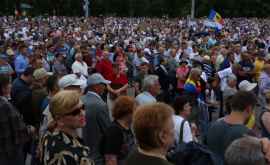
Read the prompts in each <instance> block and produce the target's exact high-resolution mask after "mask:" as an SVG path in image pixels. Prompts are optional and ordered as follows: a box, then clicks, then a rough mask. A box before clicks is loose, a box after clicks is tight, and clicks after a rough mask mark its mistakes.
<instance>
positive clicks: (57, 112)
mask: <svg viewBox="0 0 270 165" xmlns="http://www.w3.org/2000/svg"><path fill="white" fill-rule="evenodd" d="M79 102H80V94H79V93H78V92H77V91H72V90H63V91H60V92H58V93H57V94H56V95H54V96H53V97H52V99H51V100H50V112H51V113H52V115H53V117H54V118H55V117H59V116H63V115H65V114H67V113H70V112H72V110H73V108H74V107H75V106H76V105H77V104H78V103H79Z"/></svg>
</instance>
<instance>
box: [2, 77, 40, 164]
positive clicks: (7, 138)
mask: <svg viewBox="0 0 270 165" xmlns="http://www.w3.org/2000/svg"><path fill="white" fill-rule="evenodd" d="M10 90H11V82H10V77H9V76H4V75H1V76H0V128H1V132H0V164H1V165H24V156H25V155H24V153H23V146H24V144H25V143H26V142H28V141H29V140H30V137H31V136H33V134H34V132H35V129H34V127H32V126H26V125H25V123H24V122H23V118H22V117H21V114H20V113H19V112H18V110H17V109H16V108H15V107H14V106H13V105H12V104H11V103H10V102H9V99H10Z"/></svg>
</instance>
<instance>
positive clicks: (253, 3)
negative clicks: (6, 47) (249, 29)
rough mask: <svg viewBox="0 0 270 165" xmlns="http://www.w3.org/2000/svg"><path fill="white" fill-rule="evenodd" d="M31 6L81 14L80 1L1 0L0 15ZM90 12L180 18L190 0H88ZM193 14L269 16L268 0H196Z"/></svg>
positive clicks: (52, 12) (47, 11) (42, 11)
mask: <svg viewBox="0 0 270 165" xmlns="http://www.w3.org/2000/svg"><path fill="white" fill-rule="evenodd" d="M21 2H22V3H28V4H31V5H32V6H33V9H31V10H30V11H29V12H28V13H30V14H31V15H44V14H48V15H66V16H82V15H83V13H84V11H83V3H84V2H83V0H1V5H0V14H1V15H8V14H9V15H10V14H14V10H15V7H16V6H17V7H18V6H19V4H20V3H21ZM89 2H90V14H91V15H94V16H98V15H113V16H133V17H134V16H135V17H137V16H149V17H161V16H169V17H179V16H187V15H189V14H190V8H191V0H89ZM195 2H196V12H195V15H196V17H202V16H206V15H208V13H209V10H210V9H211V8H214V9H215V10H217V11H218V12H220V14H221V15H222V16H224V17H242V16H245V17H254V16H256V17H269V16H270V0H195Z"/></svg>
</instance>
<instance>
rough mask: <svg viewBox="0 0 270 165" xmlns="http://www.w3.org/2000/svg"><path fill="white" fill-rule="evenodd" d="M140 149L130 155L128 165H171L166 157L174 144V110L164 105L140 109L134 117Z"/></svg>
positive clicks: (156, 104)
mask: <svg viewBox="0 0 270 165" xmlns="http://www.w3.org/2000/svg"><path fill="white" fill-rule="evenodd" d="M133 128H134V133H135V137H136V141H137V144H138V149H137V150H135V151H134V152H133V153H131V154H130V155H129V157H128V158H127V160H126V165H138V164H141V165H144V164H145V165H146V164H147V165H150V164H154V165H171V163H169V162H168V161H167V160H166V157H165V155H166V154H167V151H168V149H169V148H170V147H171V146H172V144H173V143H174V122H173V109H172V108H171V107H170V106H168V105H166V104H163V103H154V104H148V105H145V106H141V107H139V108H138V109H137V110H136V112H135V114H134V116H133Z"/></svg>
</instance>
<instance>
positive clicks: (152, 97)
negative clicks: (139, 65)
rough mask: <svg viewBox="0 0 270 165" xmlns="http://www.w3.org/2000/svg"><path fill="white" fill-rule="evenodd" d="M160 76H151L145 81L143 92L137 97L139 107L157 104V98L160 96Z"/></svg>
mask: <svg viewBox="0 0 270 165" xmlns="http://www.w3.org/2000/svg"><path fill="white" fill-rule="evenodd" d="M158 79H159V78H158V76H156V75H149V76H147V77H145V78H144V80H143V87H142V88H143V92H142V93H141V94H139V95H138V96H137V97H136V101H137V102H138V104H139V105H144V104H149V103H154V102H157V100H156V97H157V96H158V95H159V94H160V84H159V80H158Z"/></svg>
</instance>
